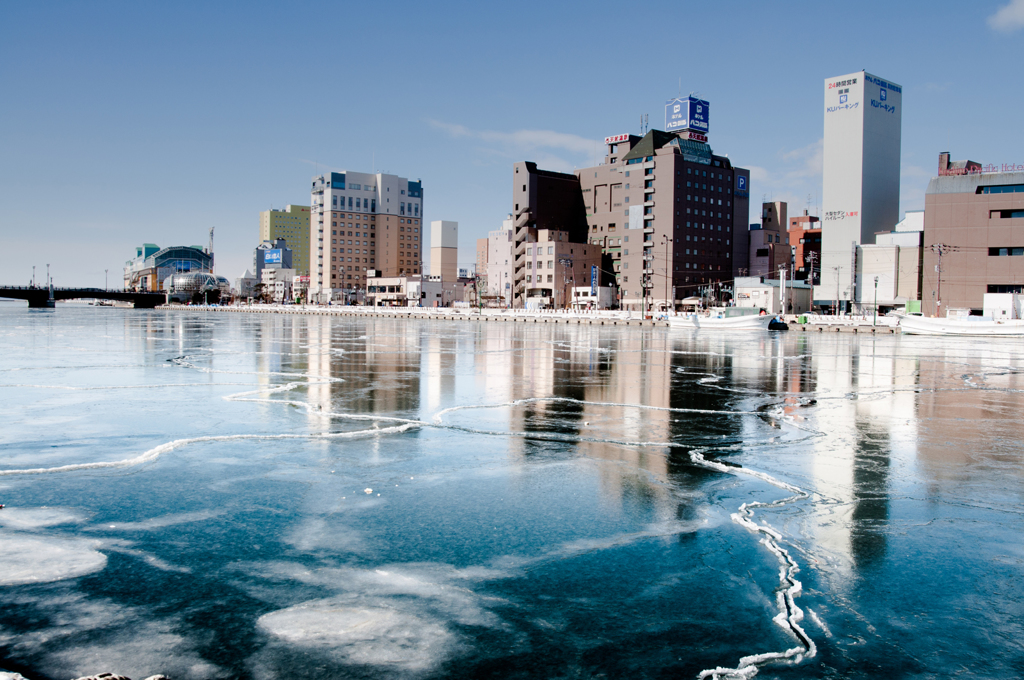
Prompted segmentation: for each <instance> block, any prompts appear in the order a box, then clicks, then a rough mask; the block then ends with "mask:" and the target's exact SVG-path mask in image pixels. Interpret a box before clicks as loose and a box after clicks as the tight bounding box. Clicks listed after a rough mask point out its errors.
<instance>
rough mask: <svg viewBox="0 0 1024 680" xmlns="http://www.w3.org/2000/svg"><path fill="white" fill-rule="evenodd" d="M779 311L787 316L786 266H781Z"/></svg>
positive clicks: (784, 316)
mask: <svg viewBox="0 0 1024 680" xmlns="http://www.w3.org/2000/svg"><path fill="white" fill-rule="evenodd" d="M779 313H780V314H782V318H783V319H785V318H786V268H785V267H784V266H783V267H779Z"/></svg>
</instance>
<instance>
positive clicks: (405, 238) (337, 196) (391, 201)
mask: <svg viewBox="0 0 1024 680" xmlns="http://www.w3.org/2000/svg"><path fill="white" fill-rule="evenodd" d="M311 199H312V200H311V201H310V206H311V216H310V239H309V252H310V258H309V263H310V271H309V294H310V300H312V301H318V302H326V301H327V300H329V299H331V298H341V297H344V298H345V299H346V300H355V299H359V297H360V296H361V295H362V294H364V293H365V291H366V273H367V271H373V270H376V271H378V272H380V275H381V276H389V277H390V276H409V275H419V274H422V273H423V250H422V248H423V236H424V232H423V184H422V183H421V182H419V181H416V182H412V181H409V180H408V179H406V178H404V177H398V176H395V175H386V174H383V173H377V174H368V173H362V172H330V173H326V174H323V175H319V176H317V177H314V178H313V187H312V190H311Z"/></svg>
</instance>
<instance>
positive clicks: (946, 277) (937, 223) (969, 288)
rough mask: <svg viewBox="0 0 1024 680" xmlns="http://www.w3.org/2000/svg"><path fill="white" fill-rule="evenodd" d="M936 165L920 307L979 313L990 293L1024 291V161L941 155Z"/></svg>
mask: <svg viewBox="0 0 1024 680" xmlns="http://www.w3.org/2000/svg"><path fill="white" fill-rule="evenodd" d="M938 170H939V172H938V177H934V178H932V180H931V181H930V182H929V183H928V190H927V192H926V193H925V203H924V253H923V260H924V262H923V266H922V283H921V286H922V290H921V298H922V300H921V302H922V312H923V313H924V314H925V315H926V316H946V311H947V310H949V309H970V310H976V312H977V313H981V311H982V309H983V304H984V296H985V293H1024V166H1021V165H1012V166H1005V167H1004V166H993V165H989V166H982V165H981V164H980V163H975V162H973V161H950V160H949V153H942V154H940V155H939V168H938ZM1004 170H1006V171H1004Z"/></svg>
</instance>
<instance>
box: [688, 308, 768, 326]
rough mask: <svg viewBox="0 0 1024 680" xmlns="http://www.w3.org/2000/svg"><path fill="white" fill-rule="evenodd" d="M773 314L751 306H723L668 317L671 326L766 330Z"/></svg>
mask: <svg viewBox="0 0 1024 680" xmlns="http://www.w3.org/2000/svg"><path fill="white" fill-rule="evenodd" d="M774 318H775V317H774V316H771V315H768V314H761V313H759V310H757V309H755V308H752V307H724V308H722V309H712V310H711V311H710V313H708V312H703V313H702V312H697V313H693V314H684V315H680V316H670V317H668V325H669V326H671V327H672V328H688V329H707V330H730V331H766V330H768V324H770V323H771V322H772V320H773V319H774Z"/></svg>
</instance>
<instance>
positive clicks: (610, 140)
mask: <svg viewBox="0 0 1024 680" xmlns="http://www.w3.org/2000/svg"><path fill="white" fill-rule="evenodd" d="M628 141H629V135H613V136H611V137H605V138H604V143H605V144H618V143H619V142H628Z"/></svg>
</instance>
